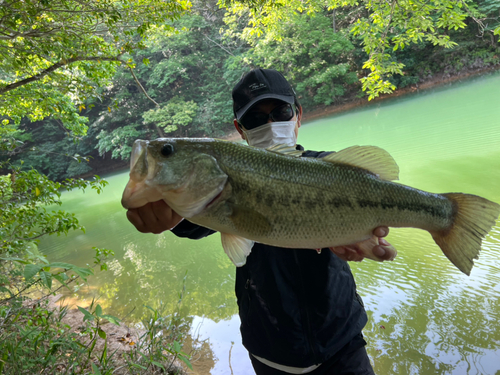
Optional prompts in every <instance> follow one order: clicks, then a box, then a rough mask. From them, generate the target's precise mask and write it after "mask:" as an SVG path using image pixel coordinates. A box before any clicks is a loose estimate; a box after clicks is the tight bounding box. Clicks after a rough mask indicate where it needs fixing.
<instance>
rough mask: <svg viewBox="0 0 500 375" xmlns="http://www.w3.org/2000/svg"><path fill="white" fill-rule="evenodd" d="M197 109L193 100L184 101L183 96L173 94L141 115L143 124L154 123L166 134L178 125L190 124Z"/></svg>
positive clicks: (173, 130)
mask: <svg viewBox="0 0 500 375" xmlns="http://www.w3.org/2000/svg"><path fill="white" fill-rule="evenodd" d="M197 109H198V105H197V104H196V103H195V102H194V101H192V100H190V101H188V102H186V101H185V100H184V99H183V98H181V97H178V96H174V97H173V98H172V99H170V100H169V101H168V102H167V104H166V105H164V106H161V107H158V108H154V109H150V110H149V111H147V112H145V113H143V115H142V117H143V119H144V123H145V124H152V123H154V124H155V125H156V126H158V127H160V128H162V129H163V131H164V132H165V133H167V134H168V133H173V132H176V131H177V130H178V129H179V127H180V126H184V127H185V126H188V125H191V124H192V123H193V120H194V117H195V115H196V113H197Z"/></svg>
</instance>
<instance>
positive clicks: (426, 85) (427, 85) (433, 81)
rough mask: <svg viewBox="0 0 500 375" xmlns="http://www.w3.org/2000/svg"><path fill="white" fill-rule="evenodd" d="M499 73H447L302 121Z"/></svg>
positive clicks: (321, 110)
mask: <svg viewBox="0 0 500 375" xmlns="http://www.w3.org/2000/svg"><path fill="white" fill-rule="evenodd" d="M497 70H499V71H500V65H494V66H490V67H484V68H479V69H475V70H470V71H467V72H462V73H458V74H455V75H451V74H449V73H440V74H437V75H435V76H433V77H432V78H430V79H428V80H425V81H423V82H421V83H418V84H414V85H411V86H408V87H404V88H400V89H396V90H395V91H394V92H393V93H391V94H382V95H380V96H379V97H378V98H375V99H373V100H370V101H368V99H367V98H366V97H363V98H346V99H345V100H344V102H343V103H340V104H334V105H328V106H317V107H315V108H312V109H310V110H309V111H304V113H303V115H302V121H303V122H307V121H312V120H316V119H318V118H322V117H326V116H331V115H333V114H336V113H343V112H347V111H350V110H352V109H355V108H360V107H364V106H368V105H371V104H373V103H378V102H381V101H385V100H389V99H393V98H397V97H400V96H405V95H408V94H413V93H417V92H420V91H425V90H429V89H432V88H436V87H439V86H444V85H446V84H450V83H453V82H457V81H460V80H463V79H469V78H472V77H476V76H480V75H483V74H487V73H492V72H494V71H497ZM221 139H224V140H226V141H238V140H240V139H241V136H240V134H239V133H238V132H237V131H236V130H234V131H233V132H231V133H230V134H227V135H226V136H225V137H221Z"/></svg>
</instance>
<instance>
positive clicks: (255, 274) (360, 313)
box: [127, 69, 396, 375]
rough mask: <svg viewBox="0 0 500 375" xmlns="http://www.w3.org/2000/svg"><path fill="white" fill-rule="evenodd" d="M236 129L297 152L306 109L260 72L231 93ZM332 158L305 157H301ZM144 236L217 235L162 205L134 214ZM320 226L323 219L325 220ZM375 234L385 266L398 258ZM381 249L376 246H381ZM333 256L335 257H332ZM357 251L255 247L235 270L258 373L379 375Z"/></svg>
mask: <svg viewBox="0 0 500 375" xmlns="http://www.w3.org/2000/svg"><path fill="white" fill-rule="evenodd" d="M232 95H233V109H234V114H235V120H234V125H235V128H236V130H237V131H238V132H239V133H240V135H241V137H242V138H243V139H245V140H246V141H247V142H248V144H249V145H252V146H255V147H262V148H267V147H269V146H272V145H273V144H288V145H290V146H296V148H297V149H298V150H303V148H302V147H301V146H299V145H296V140H297V135H298V130H299V128H300V125H301V123H300V121H301V118H302V107H301V106H300V104H299V103H298V101H297V98H296V95H295V92H294V91H293V89H292V88H291V86H290V84H289V83H288V82H287V81H286V79H285V78H284V77H283V76H282V75H281V73H279V72H277V71H275V70H269V69H255V70H252V71H251V72H249V73H248V74H246V75H245V76H244V77H243V78H242V79H241V80H240V81H239V82H238V84H237V85H236V86H235V88H234V89H233V93H232ZM328 154H329V153H328V152H315V151H304V153H303V157H324V156H326V155H328ZM127 217H128V219H129V220H130V221H131V222H132V224H134V226H135V227H136V228H137V229H138V230H139V231H141V232H146V233H147V232H152V233H160V232H162V231H164V230H167V229H170V230H171V231H172V232H173V233H174V234H176V235H177V236H181V237H188V238H192V239H199V238H203V237H205V236H207V235H210V234H212V233H213V232H214V231H212V230H210V229H207V228H203V227H200V226H198V225H195V224H193V223H191V222H189V221H187V220H182V217H180V216H179V215H178V214H177V213H175V212H174V211H172V209H170V208H169V207H168V206H167V205H166V203H164V202H163V201H159V202H154V203H149V204H147V205H146V206H144V207H141V208H138V209H134V210H129V211H128V212H127ZM319 220H321V218H319ZM388 231H389V230H388V228H387V227H379V228H376V229H375V230H374V237H376V239H377V238H378V243H379V245H377V246H374V247H373V249H372V251H373V253H374V254H375V255H377V256H378V257H379V258H380V260H381V261H382V260H392V259H394V257H395V255H396V252H395V250H394V248H393V247H392V246H390V244H389V243H387V241H385V240H384V239H383V238H382V237H384V236H386V235H387V234H388ZM376 242H377V241H375V243H376ZM330 250H331V251H330ZM362 259H363V254H362V252H361V250H360V248H359V245H351V246H340V247H336V248H332V249H283V248H278V247H273V246H268V245H263V244H260V243H256V244H255V245H254V246H253V248H252V252H251V253H250V255H249V256H248V258H247V262H246V264H245V265H244V266H242V267H238V268H237V269H236V288H235V289H236V296H237V300H238V306H239V314H240V318H241V335H242V338H243V345H244V346H245V347H246V348H247V349H248V351H249V353H250V359H251V361H252V365H253V367H254V369H255V372H256V373H257V374H259V375H262V374H306V373H307V374H311V375H317V374H360V375H361V374H373V369H372V368H371V365H370V361H369V359H368V356H367V354H366V350H365V348H364V346H365V344H366V342H365V341H364V340H363V336H362V334H361V331H362V329H363V327H364V326H365V324H366V322H367V316H366V312H365V310H364V308H363V303H362V301H361V298H360V297H359V296H358V294H357V293H356V285H355V282H354V278H353V276H352V273H351V271H350V268H349V266H348V265H347V263H346V260H358V261H359V260H362Z"/></svg>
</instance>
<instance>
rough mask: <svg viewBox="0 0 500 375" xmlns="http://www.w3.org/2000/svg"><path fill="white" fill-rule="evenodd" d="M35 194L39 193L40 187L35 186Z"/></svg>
mask: <svg viewBox="0 0 500 375" xmlns="http://www.w3.org/2000/svg"><path fill="white" fill-rule="evenodd" d="M35 195H36V196H37V197H38V196H39V195H40V189H39V188H38V187H36V188H35Z"/></svg>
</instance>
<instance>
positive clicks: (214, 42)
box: [203, 35, 234, 57]
mask: <svg viewBox="0 0 500 375" xmlns="http://www.w3.org/2000/svg"><path fill="white" fill-rule="evenodd" d="M203 36H204V37H205V38H207V39H208V40H209V41H211V42H212V43H213V44H215V45H216V46H218V47H220V48H221V49H223V50H224V51H226V52H227V53H229V54H230V55H231V56H233V57H234V55H233V54H232V53H231V51H229V50H227V49H226V48H224V47H223V46H221V45H220V44H219V43H217V42H216V41H214V40H212V39H210V38H209V37H208V36H206V35H203Z"/></svg>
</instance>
